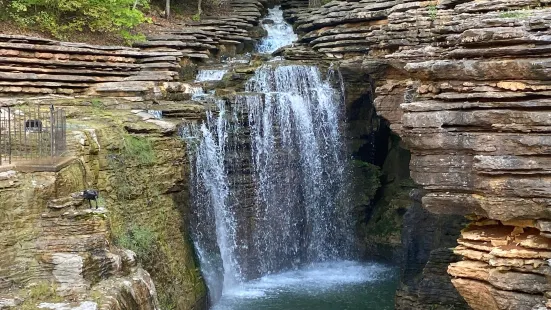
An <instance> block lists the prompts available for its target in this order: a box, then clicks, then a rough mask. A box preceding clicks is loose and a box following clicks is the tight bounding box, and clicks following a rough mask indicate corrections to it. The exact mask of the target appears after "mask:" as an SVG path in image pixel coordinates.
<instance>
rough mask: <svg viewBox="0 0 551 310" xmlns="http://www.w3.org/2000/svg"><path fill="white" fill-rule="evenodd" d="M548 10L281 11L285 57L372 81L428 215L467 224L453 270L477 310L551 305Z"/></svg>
mask: <svg viewBox="0 0 551 310" xmlns="http://www.w3.org/2000/svg"><path fill="white" fill-rule="evenodd" d="M548 5H549V1H532V0H522V1H509V0H497V1H485V0H480V1H469V0H457V1H454V0H441V1H370V0H362V1H359V2H344V1H340V2H339V1H333V2H330V3H328V4H326V5H324V6H322V7H321V8H319V9H307V8H300V6H299V7H297V6H295V7H294V8H290V9H289V10H288V12H287V16H288V18H289V20H291V21H293V22H294V23H295V28H296V29H297V30H298V31H300V32H301V39H300V42H299V44H295V45H294V46H293V47H290V48H287V49H286V50H285V51H282V52H281V53H282V54H283V55H285V56H286V57H287V58H289V59H312V58H318V59H325V60H326V61H335V62H340V63H341V66H342V67H345V68H350V69H349V70H352V71H354V70H355V71H357V72H360V73H362V74H363V73H365V72H367V73H368V74H369V75H370V76H371V80H372V81H373V84H374V87H375V101H374V102H375V106H376V109H377V111H378V113H379V114H380V115H381V116H383V117H384V118H385V119H387V120H388V121H389V122H390V124H391V125H390V128H391V129H392V130H393V132H395V133H397V134H399V135H400V136H401V138H402V139H403V141H404V143H405V144H406V145H407V148H408V149H409V150H410V152H411V154H412V155H411V156H412V157H411V162H410V169H411V176H412V178H413V180H414V181H415V182H416V183H418V184H420V185H422V186H423V188H424V190H425V191H426V193H425V195H424V196H423V198H422V204H423V207H424V208H425V209H427V210H429V211H431V212H433V213H436V214H442V215H444V214H449V215H454V216H455V217H461V216H466V217H467V218H468V219H469V221H470V222H469V224H468V226H467V227H466V228H465V229H463V230H462V232H461V236H460V237H459V239H458V243H459V246H457V247H455V249H454V252H455V253H456V254H457V255H459V256H461V257H462V260H461V261H459V262H456V263H452V264H451V265H450V266H449V268H448V273H449V274H450V275H451V276H452V283H453V285H454V286H455V287H456V288H457V290H458V292H459V293H460V294H461V295H462V297H463V298H464V299H465V300H466V302H467V303H468V304H469V306H470V307H472V308H474V309H532V308H534V309H535V308H538V307H540V308H545V304H546V303H547V304H548V305H549V306H551V304H550V303H549V302H548V300H547V296H548V295H547V292H548V291H549V290H550V282H549V281H548V276H549V275H550V274H549V270H550V269H549V264H548V262H547V260H548V259H549V257H550V253H551V251H550V243H549V242H550V239H549V238H548V237H550V236H551V235H549V230H550V229H549V227H548V226H549V225H548V223H549V219H550V214H549V180H548V173H547V171H548V170H549V165H548V156H549V152H550V149H549V147H548V145H549V143H550V141H549V136H548V131H549V125H550V124H549V121H548V120H549V118H550V116H551V115H550V114H549V91H548V88H549V85H548V84H549V83H548V82H547V81H548V80H549V72H548V61H549V33H550V32H549V28H550V26H551V24H550V16H551V9H549V8H548V7H547V6H548ZM366 83H368V81H366ZM445 265H447V264H445ZM429 267H430V266H429V265H427V266H426V267H425V269H427V268H429ZM399 299H400V298H399ZM398 306H399V305H398Z"/></svg>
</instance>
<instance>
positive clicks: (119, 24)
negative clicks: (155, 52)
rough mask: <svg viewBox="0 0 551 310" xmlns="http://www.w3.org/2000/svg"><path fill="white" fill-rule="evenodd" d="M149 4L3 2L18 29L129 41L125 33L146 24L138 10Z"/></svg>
mask: <svg viewBox="0 0 551 310" xmlns="http://www.w3.org/2000/svg"><path fill="white" fill-rule="evenodd" d="M148 1H149V0H12V1H7V4H6V6H7V10H8V14H9V16H10V17H11V18H12V19H13V20H15V21H16V22H17V23H19V24H20V25H22V26H26V27H32V28H37V29H39V30H45V31H47V32H49V33H51V34H52V35H53V36H55V37H57V38H59V39H63V38H65V37H66V35H67V34H70V33H73V32H76V31H83V30H85V29H88V30H90V31H93V32H95V31H98V32H113V31H115V32H119V33H120V34H121V36H123V37H125V38H126V39H132V35H130V33H129V31H130V30H131V29H132V28H134V27H135V26H137V25H139V24H141V23H143V22H146V21H147V18H146V17H145V16H144V14H143V13H142V11H140V10H139V9H138V8H147V7H148V5H149V3H148Z"/></svg>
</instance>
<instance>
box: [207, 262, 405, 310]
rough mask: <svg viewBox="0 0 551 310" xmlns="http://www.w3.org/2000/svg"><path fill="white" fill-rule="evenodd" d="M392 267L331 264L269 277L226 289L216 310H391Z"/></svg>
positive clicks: (394, 273) (395, 276) (394, 275)
mask: <svg viewBox="0 0 551 310" xmlns="http://www.w3.org/2000/svg"><path fill="white" fill-rule="evenodd" d="M397 283H398V270H397V269H396V268H395V267H391V266H387V265H381V264H376V263H357V262H349V261H342V262H331V263H320V264H313V265H311V266H309V267H306V268H304V269H300V270H295V271H288V272H283V273H280V274H274V275H268V276H265V277H262V278H260V279H258V280H254V281H250V282H247V283H244V284H241V285H236V286H235V287H233V288H230V289H226V290H225V292H224V294H223V296H222V298H221V300H220V301H219V302H218V303H217V304H216V305H215V306H214V307H213V309H215V310H230V309H231V310H253V309H254V310H264V309H266V310H267V309H270V310H295V309H296V310H299V309H300V310H303V309H315V310H325V309H327V310H335V309H339V310H355V309H361V310H387V309H388V310H392V309H394V294H395V291H396V287H397Z"/></svg>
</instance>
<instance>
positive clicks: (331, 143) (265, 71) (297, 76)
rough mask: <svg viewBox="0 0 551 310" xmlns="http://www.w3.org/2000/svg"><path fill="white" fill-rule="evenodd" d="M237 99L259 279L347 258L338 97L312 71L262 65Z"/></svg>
mask: <svg viewBox="0 0 551 310" xmlns="http://www.w3.org/2000/svg"><path fill="white" fill-rule="evenodd" d="M246 90H247V91H248V92H251V93H261V94H263V95H245V96H241V97H238V102H240V103H241V104H243V106H244V108H245V110H246V111H247V115H248V122H249V127H250V131H251V137H250V139H251V146H252V154H251V155H252V158H253V163H254V172H255V173H254V179H255V184H257V190H256V193H257V200H256V205H255V206H256V223H255V230H254V231H253V240H254V242H255V244H254V245H255V248H256V249H257V251H258V253H257V255H258V257H261V258H262V259H261V260H260V263H259V264H260V273H261V274H266V273H270V272H275V271H279V270H281V269H282V268H286V267H289V266H293V267H296V266H298V265H299V264H301V263H304V262H312V261H324V260H328V259H337V258H342V257H346V255H347V252H348V250H349V249H350V247H351V241H350V239H349V238H348V237H349V236H352V235H353V234H352V232H351V227H350V225H349V223H351V221H350V220H348V218H347V215H348V214H350V212H349V210H347V206H349V204H347V201H346V195H345V190H346V180H345V179H346V178H345V173H346V160H345V153H344V150H345V148H344V146H343V143H342V138H341V134H340V130H339V129H340V128H339V127H340V124H341V116H340V114H341V113H340V109H341V108H342V104H343V102H342V101H341V95H340V94H339V92H338V90H337V89H335V88H334V87H333V86H332V85H331V83H330V82H329V81H327V80H324V79H323V78H322V76H321V72H320V71H319V69H318V68H317V67H313V66H304V65H283V66H277V65H276V66H274V67H272V66H270V65H265V66H263V67H261V68H259V69H258V70H257V72H256V74H255V76H254V77H253V78H252V79H251V80H250V81H249V82H248V83H247V86H246Z"/></svg>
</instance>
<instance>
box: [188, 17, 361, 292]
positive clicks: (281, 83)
mask: <svg viewBox="0 0 551 310" xmlns="http://www.w3.org/2000/svg"><path fill="white" fill-rule="evenodd" d="M267 19H270V20H271V22H273V23H265V24H264V27H265V28H266V29H267V31H268V37H267V38H265V39H264V40H262V42H260V44H259V45H258V50H259V51H260V52H271V51H273V50H276V49H277V48H279V47H281V46H283V45H287V44H289V43H291V42H292V41H293V40H294V39H296V35H295V34H293V33H292V28H291V26H290V25H288V24H287V23H285V22H284V20H283V16H282V12H281V10H280V9H279V8H278V7H276V8H275V9H271V10H270V13H269V15H268V17H267ZM201 72H205V70H203V71H200V74H199V75H200V76H198V77H197V80H204V79H205V78H208V79H210V78H211V77H207V75H208V76H212V74H211V73H209V74H207V73H201ZM202 75H204V76H202ZM342 86H343V84H342V79H341V77H340V74H339V73H338V70H335V69H334V68H330V69H329V70H328V72H327V74H326V75H324V74H322V72H321V70H320V69H319V68H317V67H316V66H310V65H290V64H282V63H281V62H278V61H270V62H267V63H266V64H265V65H263V66H261V67H259V68H258V69H257V70H256V72H255V74H254V76H253V77H252V78H250V80H249V81H248V82H247V83H246V85H245V92H244V93H239V94H237V96H235V98H234V99H232V100H229V101H224V100H216V99H212V97H211V96H201V95H202V94H203V92H202V91H197V94H196V96H194V99H195V100H200V99H201V100H214V102H210V103H206V105H207V106H208V107H209V108H208V111H207V115H206V119H205V120H204V122H202V123H200V124H198V123H196V124H190V125H189V126H187V127H186V128H184V130H183V131H182V136H183V137H184V138H185V139H186V140H187V145H188V151H189V157H190V160H191V164H192V169H191V170H192V172H191V180H192V181H191V183H192V187H191V188H192V208H191V216H190V222H191V235H192V238H193V241H194V244H195V247H196V249H197V254H198V256H199V259H200V262H201V269H202V273H203V276H204V277H205V280H206V282H207V285H208V287H209V291H210V297H211V300H212V301H213V302H216V301H217V300H218V299H219V298H220V297H221V295H222V294H231V292H235V290H236V289H238V287H240V286H241V285H242V284H243V283H244V282H246V281H248V280H251V279H256V278H259V277H262V276H265V275H269V274H273V273H277V272H280V271H285V270H294V269H297V268H299V267H303V266H304V265H308V264H312V263H322V262H330V261H334V260H339V259H345V258H348V257H350V254H351V252H352V251H351V249H352V243H353V242H352V240H351V238H352V236H353V232H352V229H353V227H352V223H353V221H352V220H351V218H350V216H351V210H350V207H351V204H350V203H349V201H348V200H347V197H348V195H347V188H348V186H347V180H348V175H347V171H348V169H347V164H348V163H347V157H346V152H345V149H346V148H345V146H344V141H343V137H342V125H343V120H342V114H343V113H342V110H343V109H344V90H343V88H342Z"/></svg>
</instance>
